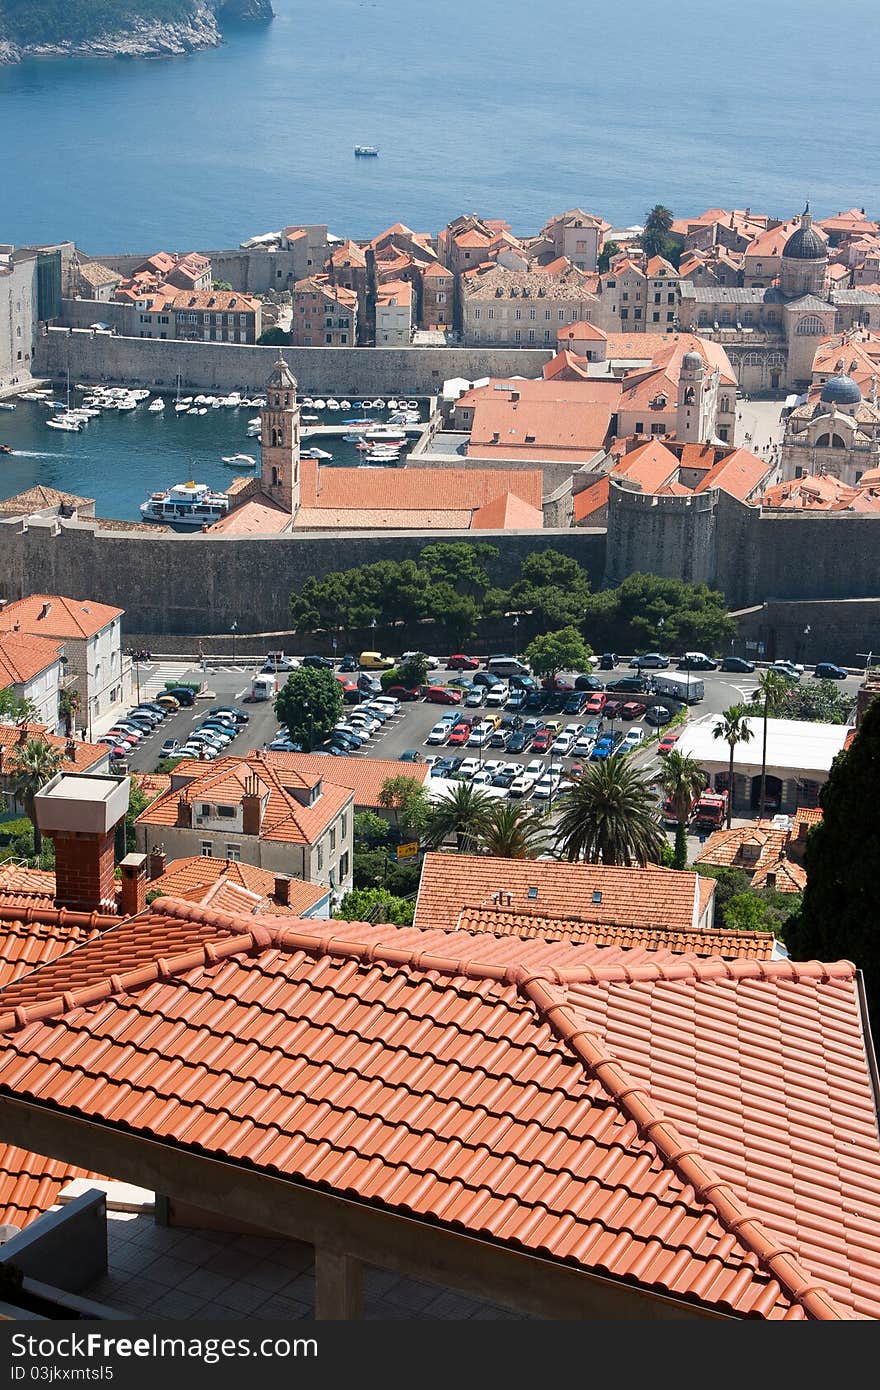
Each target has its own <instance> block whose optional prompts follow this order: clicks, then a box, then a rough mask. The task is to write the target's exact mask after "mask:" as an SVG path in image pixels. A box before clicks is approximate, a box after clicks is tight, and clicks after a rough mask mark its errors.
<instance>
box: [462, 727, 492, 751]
mask: <svg viewBox="0 0 880 1390" xmlns="http://www.w3.org/2000/svg"><path fill="white" fill-rule="evenodd" d="M494 732H495V729H494V727H493V726H492V725H491V724H487V723H486V722H485V721H483V722H482V723H480V724H476V725H474V727H473V729H471V733H470V738H469V739H468V741H467V746H468V748H485V746H486V744H487V743H488V742H489V739H490V738H491V737H492V735H493V734H494Z"/></svg>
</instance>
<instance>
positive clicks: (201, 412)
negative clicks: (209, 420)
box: [198, 405, 208, 415]
mask: <svg viewBox="0 0 880 1390" xmlns="http://www.w3.org/2000/svg"><path fill="white" fill-rule="evenodd" d="M198 413H199V415H207V413H208V407H207V406H206V405H200V406H199V411H198Z"/></svg>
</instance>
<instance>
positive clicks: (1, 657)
mask: <svg viewBox="0 0 880 1390" xmlns="http://www.w3.org/2000/svg"><path fill="white" fill-rule="evenodd" d="M61 650H62V649H61V647H60V646H59V644H58V642H56V641H55V639H54V638H52V637H32V636H31V634H30V633H28V632H0V690H3V689H5V688H6V687H7V686H10V685H19V684H21V683H22V682H25V681H30V680H33V678H34V677H35V676H38V675H39V674H40V672H41V671H45V670H47V669H48V668H49V667H50V666H53V665H54V664H55V662H56V661H58V659H59V657H60V656H61Z"/></svg>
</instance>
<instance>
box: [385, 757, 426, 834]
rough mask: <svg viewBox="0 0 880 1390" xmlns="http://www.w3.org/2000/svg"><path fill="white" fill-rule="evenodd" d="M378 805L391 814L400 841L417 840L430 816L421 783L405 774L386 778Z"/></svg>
mask: <svg viewBox="0 0 880 1390" xmlns="http://www.w3.org/2000/svg"><path fill="white" fill-rule="evenodd" d="M379 805H380V806H382V807H383V808H384V809H385V810H387V811H391V813H392V814H393V816H394V825H395V828H396V830H397V833H398V838H399V839H400V840H402V841H409V840H417V839H418V838H419V836H420V835H421V834H422V832H423V830H424V829H425V826H426V825H427V824H428V820H429V819H430V815H431V803H430V801H429V800H428V794H427V792H426V791H425V789H424V787H423V786H422V784H421V782H419V781H417V780H416V778H415V777H407V776H406V774H405V773H404V774H402V775H401V776H399V777H386V779H385V781H384V782H383V783H382V788H381V790H380V792H379Z"/></svg>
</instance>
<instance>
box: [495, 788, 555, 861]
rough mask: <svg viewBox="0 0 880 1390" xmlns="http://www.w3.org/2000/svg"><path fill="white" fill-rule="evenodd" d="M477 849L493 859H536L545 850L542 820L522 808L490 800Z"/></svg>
mask: <svg viewBox="0 0 880 1390" xmlns="http://www.w3.org/2000/svg"><path fill="white" fill-rule="evenodd" d="M480 848H481V849H482V850H483V851H484V852H485V853H486V854H491V855H493V856H494V857H495V858H496V859H537V858H538V856H539V855H540V854H541V853H542V851H543V850H545V849H546V848H547V826H546V822H545V820H544V817H543V816H541V815H539V814H538V813H537V812H536V811H530V810H529V809H528V808H527V807H526V806H523V805H515V804H513V803H512V802H510V803H506V802H503V801H493V803H492V805H491V807H490V808H489V810H488V812H487V814H486V819H485V824H484V826H483V829H482V830H481V832H480Z"/></svg>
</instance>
